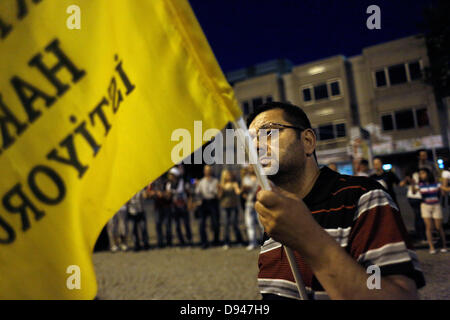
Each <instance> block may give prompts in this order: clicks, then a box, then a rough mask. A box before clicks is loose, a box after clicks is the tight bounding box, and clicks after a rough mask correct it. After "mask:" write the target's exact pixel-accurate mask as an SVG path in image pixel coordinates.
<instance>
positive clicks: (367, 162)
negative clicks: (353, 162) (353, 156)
mask: <svg viewBox="0 0 450 320" xmlns="http://www.w3.org/2000/svg"><path fill="white" fill-rule="evenodd" d="M359 164H362V165H364V166H367V167H368V166H369V161H367V160H366V159H361V161H360V162H359Z"/></svg>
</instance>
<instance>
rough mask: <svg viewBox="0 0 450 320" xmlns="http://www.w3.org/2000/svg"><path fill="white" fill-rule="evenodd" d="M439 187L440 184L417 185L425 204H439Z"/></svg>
mask: <svg viewBox="0 0 450 320" xmlns="http://www.w3.org/2000/svg"><path fill="white" fill-rule="evenodd" d="M440 187H441V184H440V183H419V191H420V194H421V195H422V200H423V202H425V203H426V204H437V203H439V191H440Z"/></svg>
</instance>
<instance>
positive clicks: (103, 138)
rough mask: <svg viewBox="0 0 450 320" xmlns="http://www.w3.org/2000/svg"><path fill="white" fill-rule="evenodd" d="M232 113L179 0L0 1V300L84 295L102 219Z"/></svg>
mask: <svg viewBox="0 0 450 320" xmlns="http://www.w3.org/2000/svg"><path fill="white" fill-rule="evenodd" d="M239 116H240V109H239V107H238V105H237V103H236V101H235V99H234V95H233V92H232V89H231V88H230V86H229V85H228V83H227V82H226V80H225V78H224V76H223V74H222V72H221V70H220V68H219V66H218V64H217V62H216V60H215V58H214V55H213V54H212V52H211V49H210V48H209V46H208V43H207V41H206V39H205V37H204V35H203V33H202V30H201V28H200V26H199V24H198V22H197V21H196V19H195V16H194V14H193V12H192V10H191V8H190V6H189V4H188V2H187V1H185V0H151V1H144V0H115V1H109V0H95V1H93V0H67V1H66V0H58V1H54V0H23V1H16V0H3V1H0V168H1V174H2V178H1V182H0V298H2V299H5V298H6V299H10V298H19V299H21V298H27V299H92V298H94V297H95V295H96V292H97V285H96V280H95V272H94V268H93V264H92V260H91V256H92V250H93V246H94V244H95V241H96V239H97V237H98V235H99V233H100V230H101V228H102V227H103V226H104V225H105V223H106V221H107V220H108V219H109V218H110V217H111V216H112V215H113V214H114V213H115V212H116V211H117V210H118V208H119V207H120V206H121V205H122V204H123V203H125V202H126V201H127V200H128V199H129V198H130V197H131V196H132V195H133V194H134V193H136V192H137V191H138V190H139V189H140V188H143V187H144V186H145V185H146V184H147V183H149V182H150V181H152V180H154V179H155V178H157V177H158V176H159V175H160V174H162V173H163V172H165V171H166V170H167V169H169V168H170V167H171V166H173V165H174V163H173V162H172V160H171V150H172V148H173V147H174V146H175V145H176V144H177V143H178V142H177V141H172V139H171V135H172V132H173V130H174V129H177V128H185V129H187V130H189V131H190V132H193V131H194V120H201V121H203V123H202V124H203V130H207V129H209V128H219V129H220V128H223V127H224V126H225V125H226V123H227V122H228V121H233V120H234V119H236V118H237V117H239Z"/></svg>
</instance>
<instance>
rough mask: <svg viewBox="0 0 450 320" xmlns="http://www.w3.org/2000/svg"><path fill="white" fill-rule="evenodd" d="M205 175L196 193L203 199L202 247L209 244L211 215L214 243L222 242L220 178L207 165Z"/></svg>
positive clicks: (197, 186)
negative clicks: (209, 219) (208, 222)
mask: <svg viewBox="0 0 450 320" xmlns="http://www.w3.org/2000/svg"><path fill="white" fill-rule="evenodd" d="M203 173H204V175H205V176H204V177H203V178H202V179H201V180H200V181H199V182H198V183H197V185H196V187H195V193H196V194H197V195H198V196H199V197H200V198H201V199H202V204H201V208H200V212H201V217H200V239H201V244H202V248H203V249H206V248H207V247H208V246H209V242H208V237H207V235H206V219H207V218H208V217H211V226H212V229H213V233H214V241H213V244H214V245H219V243H220V239H219V237H220V213H219V202H218V186H219V180H217V179H216V178H214V177H213V175H212V168H211V166H209V165H205V167H204V169H203Z"/></svg>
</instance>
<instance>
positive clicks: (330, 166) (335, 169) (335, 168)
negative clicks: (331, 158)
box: [328, 162, 338, 172]
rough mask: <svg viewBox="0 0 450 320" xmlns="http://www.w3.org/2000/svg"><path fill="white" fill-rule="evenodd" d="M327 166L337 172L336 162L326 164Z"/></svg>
mask: <svg viewBox="0 0 450 320" xmlns="http://www.w3.org/2000/svg"><path fill="white" fill-rule="evenodd" d="M328 168H330V169H331V170H333V171H336V172H338V168H337V165H336V163H334V162H332V163H330V164H328Z"/></svg>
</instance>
